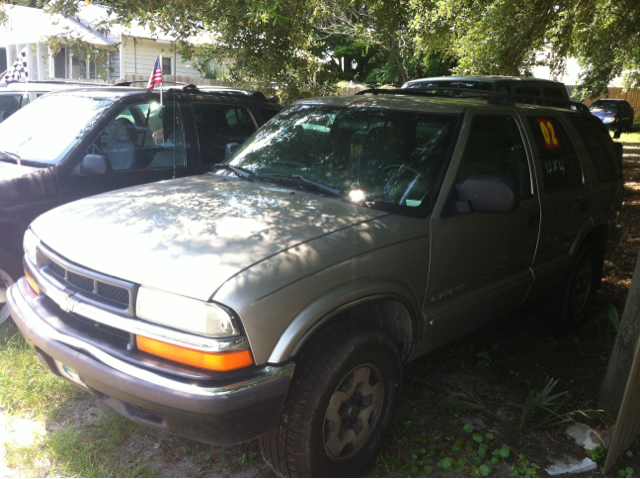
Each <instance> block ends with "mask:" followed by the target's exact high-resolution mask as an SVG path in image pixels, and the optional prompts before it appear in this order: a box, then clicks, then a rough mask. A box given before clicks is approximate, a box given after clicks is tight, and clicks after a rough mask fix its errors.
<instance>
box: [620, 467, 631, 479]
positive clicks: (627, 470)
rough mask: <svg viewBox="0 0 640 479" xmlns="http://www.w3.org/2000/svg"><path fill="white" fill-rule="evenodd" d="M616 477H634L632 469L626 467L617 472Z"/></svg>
mask: <svg viewBox="0 0 640 479" xmlns="http://www.w3.org/2000/svg"><path fill="white" fill-rule="evenodd" d="M618 477H635V476H634V475H633V468H631V467H627V468H625V469H620V470H619V471H618Z"/></svg>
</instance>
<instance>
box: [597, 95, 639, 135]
mask: <svg viewBox="0 0 640 479" xmlns="http://www.w3.org/2000/svg"><path fill="white" fill-rule="evenodd" d="M589 110H591V113H592V114H593V115H595V116H597V117H598V118H600V120H602V123H603V124H604V126H606V127H607V128H609V129H610V130H627V131H630V130H631V129H632V127H633V119H634V116H635V111H634V110H633V107H632V106H631V104H630V103H629V102H628V101H627V100H619V99H613V98H606V99H600V100H596V101H594V102H593V103H592V104H591V105H590V106H589Z"/></svg>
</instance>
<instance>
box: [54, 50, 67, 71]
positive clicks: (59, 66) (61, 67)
mask: <svg viewBox="0 0 640 479" xmlns="http://www.w3.org/2000/svg"><path fill="white" fill-rule="evenodd" d="M66 57H67V50H66V49H64V48H61V49H60V50H58V52H57V53H56V56H55V57H54V58H53V76H54V77H56V78H67V69H66V63H67V62H66Z"/></svg>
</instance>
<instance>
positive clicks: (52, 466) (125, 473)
mask: <svg viewBox="0 0 640 479" xmlns="http://www.w3.org/2000/svg"><path fill="white" fill-rule="evenodd" d="M148 432H149V430H148V429H146V428H142V427H140V426H138V425H137V424H136V423H134V422H132V421H130V420H128V419H126V418H124V417H122V416H120V415H119V414H116V413H114V412H111V411H107V412H105V413H103V414H100V416H99V417H98V418H96V419H94V420H93V421H90V422H87V423H85V424H84V425H83V427H77V425H75V424H70V425H68V426H67V427H66V428H61V429H57V430H55V431H53V433H52V434H49V435H47V436H41V437H40V438H37V439H36V440H35V441H34V442H33V443H32V444H29V445H27V446H23V445H20V444H18V443H6V444H5V447H6V450H7V464H8V465H9V466H11V467H17V468H20V475H21V476H23V477H24V476H28V477H42V476H58V477H160V476H161V474H160V472H159V470H157V469H154V468H152V467H151V463H152V461H153V459H157V458H152V457H147V458H145V457H144V454H143V455H142V457H141V455H140V454H139V452H140V451H139V450H138V449H139V447H140V445H142V447H143V448H144V447H145V446H144V444H146V441H144V439H145V433H148ZM146 445H147V446H148V444H146ZM147 450H148V447H147Z"/></svg>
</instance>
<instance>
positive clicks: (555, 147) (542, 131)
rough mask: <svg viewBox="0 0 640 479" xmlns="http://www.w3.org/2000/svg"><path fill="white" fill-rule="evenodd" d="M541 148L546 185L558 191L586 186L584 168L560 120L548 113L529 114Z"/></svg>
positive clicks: (540, 158) (540, 154)
mask: <svg viewBox="0 0 640 479" xmlns="http://www.w3.org/2000/svg"><path fill="white" fill-rule="evenodd" d="M528 120H529V126H530V127H531V131H532V132H533V139H534V143H535V144H536V147H537V148H538V157H539V160H540V166H541V169H542V179H543V184H544V189H545V191H546V192H548V193H555V192H558V191H564V190H567V189H571V188H577V187H580V186H582V168H581V167H580V161H579V160H578V155H577V154H576V151H575V148H574V147H573V144H572V143H571V141H570V140H569V136H568V135H567V133H566V131H565V129H564V128H563V127H562V125H561V124H560V122H559V121H558V120H557V119H555V118H551V117H549V116H546V115H545V114H541V116H529V117H528Z"/></svg>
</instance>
